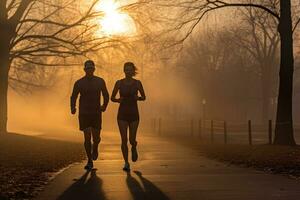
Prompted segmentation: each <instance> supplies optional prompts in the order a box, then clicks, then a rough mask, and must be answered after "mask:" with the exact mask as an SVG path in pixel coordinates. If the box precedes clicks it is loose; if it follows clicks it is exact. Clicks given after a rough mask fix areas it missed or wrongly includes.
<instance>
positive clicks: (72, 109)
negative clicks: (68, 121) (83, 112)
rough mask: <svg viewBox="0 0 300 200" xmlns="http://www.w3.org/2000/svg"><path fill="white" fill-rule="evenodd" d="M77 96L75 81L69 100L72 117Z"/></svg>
mask: <svg viewBox="0 0 300 200" xmlns="http://www.w3.org/2000/svg"><path fill="white" fill-rule="evenodd" d="M78 94H79V87H78V82H77V81H76V82H75V84H74V87H73V92H72V95H71V98H70V105H71V113H72V114H73V115H74V114H75V113H76V100H77V97H78Z"/></svg>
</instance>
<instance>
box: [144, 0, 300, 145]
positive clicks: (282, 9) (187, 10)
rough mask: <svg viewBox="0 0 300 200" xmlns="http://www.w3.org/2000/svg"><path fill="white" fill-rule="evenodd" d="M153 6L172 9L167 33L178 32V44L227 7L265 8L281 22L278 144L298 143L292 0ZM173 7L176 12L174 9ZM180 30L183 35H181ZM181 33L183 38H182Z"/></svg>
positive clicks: (165, 0) (162, 1) (161, 0)
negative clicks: (213, 14) (294, 97)
mask: <svg viewBox="0 0 300 200" xmlns="http://www.w3.org/2000/svg"><path fill="white" fill-rule="evenodd" d="M149 1H150V3H151V5H152V6H154V7H155V6H156V7H159V8H165V9H167V8H168V9H169V11H168V13H169V14H170V13H171V14H172V12H173V14H172V15H171V17H168V23H169V24H171V25H172V27H171V28H169V29H168V30H167V31H166V33H171V32H173V33H174V32H177V38H178V40H177V44H178V43H182V42H184V41H185V40H186V39H187V38H188V37H189V36H190V35H191V33H192V32H193V31H194V29H195V27H196V26H197V25H198V24H199V23H200V21H201V20H202V19H203V18H204V16H206V15H207V14H208V13H211V12H213V11H216V10H220V9H225V8H233V7H235V8H249V7H251V8H255V9H259V10H262V11H264V12H266V13H268V15H269V16H270V17H273V18H274V19H275V21H276V23H277V31H278V33H279V35H280V53H281V57H280V72H279V92H278V104H277V117H276V128H275V138H274V144H282V145H295V139H294V131H293V116H292V96H293V72H294V52H293V32H294V31H295V30H296V27H297V25H298V24H299V20H298V21H294V23H293V20H292V4H291V0H263V1H262V0H240V1H231V0H199V1H189V0H181V1H176V0H155V1H151V0H149ZM172 9H173V11H172ZM178 31H179V32H180V33H181V34H178ZM178 36H179V37H178Z"/></svg>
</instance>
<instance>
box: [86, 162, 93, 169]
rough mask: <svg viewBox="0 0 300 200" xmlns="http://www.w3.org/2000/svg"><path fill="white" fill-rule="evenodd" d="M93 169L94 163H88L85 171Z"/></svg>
mask: <svg viewBox="0 0 300 200" xmlns="http://www.w3.org/2000/svg"><path fill="white" fill-rule="evenodd" d="M93 167H94V164H93V161H88V162H87V164H86V165H85V167H84V169H86V170H92V169H93Z"/></svg>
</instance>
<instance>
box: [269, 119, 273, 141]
mask: <svg viewBox="0 0 300 200" xmlns="http://www.w3.org/2000/svg"><path fill="white" fill-rule="evenodd" d="M269 144H272V120H269Z"/></svg>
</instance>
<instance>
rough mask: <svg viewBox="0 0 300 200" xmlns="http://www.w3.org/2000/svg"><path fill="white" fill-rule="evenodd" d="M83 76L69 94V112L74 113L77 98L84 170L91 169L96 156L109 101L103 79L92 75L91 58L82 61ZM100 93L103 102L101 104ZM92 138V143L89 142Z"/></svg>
mask: <svg viewBox="0 0 300 200" xmlns="http://www.w3.org/2000/svg"><path fill="white" fill-rule="evenodd" d="M84 71H85V76H84V77H82V78H81V79H79V80H77V81H76V82H75V84H74V88H73V92H72V96H71V113H72V114H73V115H74V114H75V113H76V100H77V97H78V94H80V99H79V115H78V118H79V129H80V130H81V131H83V133H84V147H85V151H86V155H87V158H88V162H87V164H86V166H85V167H84V168H85V169H86V170H91V169H93V160H97V158H98V145H99V143H100V140H101V138H100V131H101V124H102V112H104V111H105V110H106V107H107V104H108V102H109V94H108V91H107V89H106V85H105V81H104V80H103V79H102V78H100V77H98V76H95V75H94V72H95V64H94V62H93V61H92V60H87V61H86V62H85V63H84ZM101 94H102V96H103V99H104V102H103V105H101ZM91 139H93V144H92V143H91Z"/></svg>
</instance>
